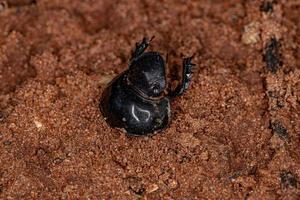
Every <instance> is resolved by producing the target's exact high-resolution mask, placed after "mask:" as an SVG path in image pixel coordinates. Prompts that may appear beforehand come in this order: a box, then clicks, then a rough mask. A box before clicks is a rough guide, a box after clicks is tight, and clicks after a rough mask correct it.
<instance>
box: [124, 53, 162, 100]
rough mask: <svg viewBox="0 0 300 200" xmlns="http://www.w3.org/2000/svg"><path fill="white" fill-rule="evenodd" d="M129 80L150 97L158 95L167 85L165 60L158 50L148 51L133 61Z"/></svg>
mask: <svg viewBox="0 0 300 200" xmlns="http://www.w3.org/2000/svg"><path fill="white" fill-rule="evenodd" d="M128 80H129V81H130V83H131V84H132V85H133V86H134V87H135V88H136V89H138V90H139V91H141V92H142V93H144V94H145V95H146V96H148V97H158V96H160V95H161V94H162V92H163V91H164V89H165V87H166V78H165V62H164V60H163V58H162V56H161V55H160V54H159V53H157V52H146V53H144V54H142V55H141V56H140V57H138V58H136V59H135V60H133V61H132V63H131V64H130V66H129V73H128Z"/></svg>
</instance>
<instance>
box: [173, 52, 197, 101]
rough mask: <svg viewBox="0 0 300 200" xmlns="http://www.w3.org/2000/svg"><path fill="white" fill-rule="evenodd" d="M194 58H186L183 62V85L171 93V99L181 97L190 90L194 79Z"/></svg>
mask: <svg viewBox="0 0 300 200" xmlns="http://www.w3.org/2000/svg"><path fill="white" fill-rule="evenodd" d="M193 58H194V56H191V57H188V58H184V59H183V61H182V65H183V66H182V67H183V69H182V81H181V83H180V84H179V85H178V86H177V87H176V88H175V90H174V91H171V92H170V94H169V96H170V97H172V98H173V97H176V96H179V95H181V94H182V93H183V92H184V91H185V90H187V89H188V87H189V85H190V82H191V78H192V73H193V67H194V66H195V64H194V63H192V59H193Z"/></svg>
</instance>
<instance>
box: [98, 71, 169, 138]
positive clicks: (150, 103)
mask: <svg viewBox="0 0 300 200" xmlns="http://www.w3.org/2000/svg"><path fill="white" fill-rule="evenodd" d="M127 76H128V70H127V71H125V72H123V73H122V74H121V75H119V76H118V77H117V78H115V79H114V80H113V81H112V82H111V83H110V84H109V86H108V87H107V88H106V89H105V91H104V93H103V94H102V99H101V102H100V109H101V111H102V113H103V115H104V117H105V118H106V121H107V122H108V123H109V124H110V125H111V126H113V127H119V128H124V129H125V130H126V132H127V133H128V134H131V135H146V134H151V133H155V132H158V131H161V130H162V129H164V128H166V126H167V125H168V124H169V121H170V117H171V116H170V102H169V99H168V98H167V97H160V98H156V99H153V98H147V96H146V97H145V96H144V95H142V94H140V93H139V92H138V91H136V90H135V89H134V88H133V87H132V86H130V85H129V84H128V79H127Z"/></svg>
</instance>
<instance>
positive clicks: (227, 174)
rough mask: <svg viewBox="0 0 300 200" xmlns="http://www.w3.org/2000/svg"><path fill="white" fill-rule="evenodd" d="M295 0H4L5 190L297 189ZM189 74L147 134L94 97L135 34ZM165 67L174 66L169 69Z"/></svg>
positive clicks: (87, 193)
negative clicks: (164, 117)
mask: <svg viewBox="0 0 300 200" xmlns="http://www.w3.org/2000/svg"><path fill="white" fill-rule="evenodd" d="M299 9H300V0H277V1H274V0H273V1H272V0H268V1H267V0H266V1H262V0H253V1H252V0H251V1H243V0H228V1H221V0H214V1H207V0H188V1H180V0H178V1H170V0H159V1H152V0H130V1H123V0H121V1H117V0H101V1H100V0H84V1H82V0H76V1H75V0H37V1H36V2H34V1H31V0H24V1H20V0H8V1H3V0H1V1H0V28H1V31H0V152H1V153H0V198H1V199H300V184H299V180H300V148H299V146H300V116H299V114H300V56H299V55H300V36H299V32H300V20H299V17H300V15H299ZM152 35H155V36H156V38H155V40H154V41H153V43H152V45H151V47H150V49H151V50H155V51H159V52H161V53H162V54H163V55H166V54H167V53H168V54H169V66H170V69H173V68H178V65H179V64H180V61H181V58H182V57H184V56H189V55H191V54H193V53H196V58H195V63H196V64H197V66H198V67H197V70H196V72H195V74H194V77H193V82H192V85H191V88H190V89H189V90H188V91H187V92H186V93H185V94H184V95H183V96H181V97H179V98H178V99H176V101H174V102H173V103H172V115H173V120H172V122H171V124H170V126H169V127H168V128H167V129H166V130H164V131H163V132H162V133H160V134H157V135H154V136H152V137H134V138H132V137H127V136H126V135H125V134H124V133H123V132H122V131H120V130H116V129H112V128H110V127H109V126H108V125H107V123H106V122H105V121H104V119H103V117H102V115H101V113H100V111H99V108H98V104H99V98H100V97H101V93H102V91H103V90H104V88H105V86H106V84H107V83H108V82H109V81H110V80H111V79H112V78H113V77H115V76H116V75H117V74H119V73H120V72H122V71H123V70H125V69H126V68H127V65H128V59H129V57H130V52H131V50H132V48H133V47H134V45H135V43H136V42H137V41H139V40H141V39H142V37H143V36H152ZM170 71H172V70H170Z"/></svg>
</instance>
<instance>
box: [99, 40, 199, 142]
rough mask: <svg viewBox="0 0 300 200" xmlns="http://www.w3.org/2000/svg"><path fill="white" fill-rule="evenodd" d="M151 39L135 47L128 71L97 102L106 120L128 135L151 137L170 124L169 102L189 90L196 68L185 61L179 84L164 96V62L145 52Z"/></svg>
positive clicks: (159, 57)
mask: <svg viewBox="0 0 300 200" xmlns="http://www.w3.org/2000/svg"><path fill="white" fill-rule="evenodd" d="M153 38H154V37H152V38H151V39H150V40H149V39H148V38H146V37H145V38H143V40H142V41H141V42H140V43H136V48H135V50H134V51H133V52H132V56H131V59H130V63H129V67H128V69H127V70H125V71H124V72H123V73H121V74H120V75H118V76H117V77H116V78H115V79H113V80H112V81H111V82H110V83H109V85H108V86H107V88H106V89H105V90H104V92H103V94H102V98H101V99H100V110H101V112H102V114H103V116H104V117H105V120H106V121H107V122H108V123H109V124H110V125H111V126H112V127H117V128H124V129H125V130H126V132H127V133H128V134H130V135H136V136H142V135H148V134H153V133H156V132H159V131H161V130H163V129H164V128H166V127H167V125H168V124H169V122H170V120H171V109H170V99H173V98H174V97H176V96H179V95H181V94H182V93H183V92H184V91H185V90H187V89H188V86H189V84H190V81H191V75H192V68H193V66H195V64H193V63H192V59H193V57H194V56H191V57H188V58H184V59H183V69H182V81H181V83H180V84H178V85H177V87H176V88H175V89H174V90H173V91H169V92H168V93H167V94H166V93H165V90H166V86H167V83H166V64H165V61H164V59H163V58H162V56H161V55H160V53H158V52H153V51H151V52H145V50H146V49H147V47H148V46H149V44H150V42H151V41H152V39H153Z"/></svg>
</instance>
